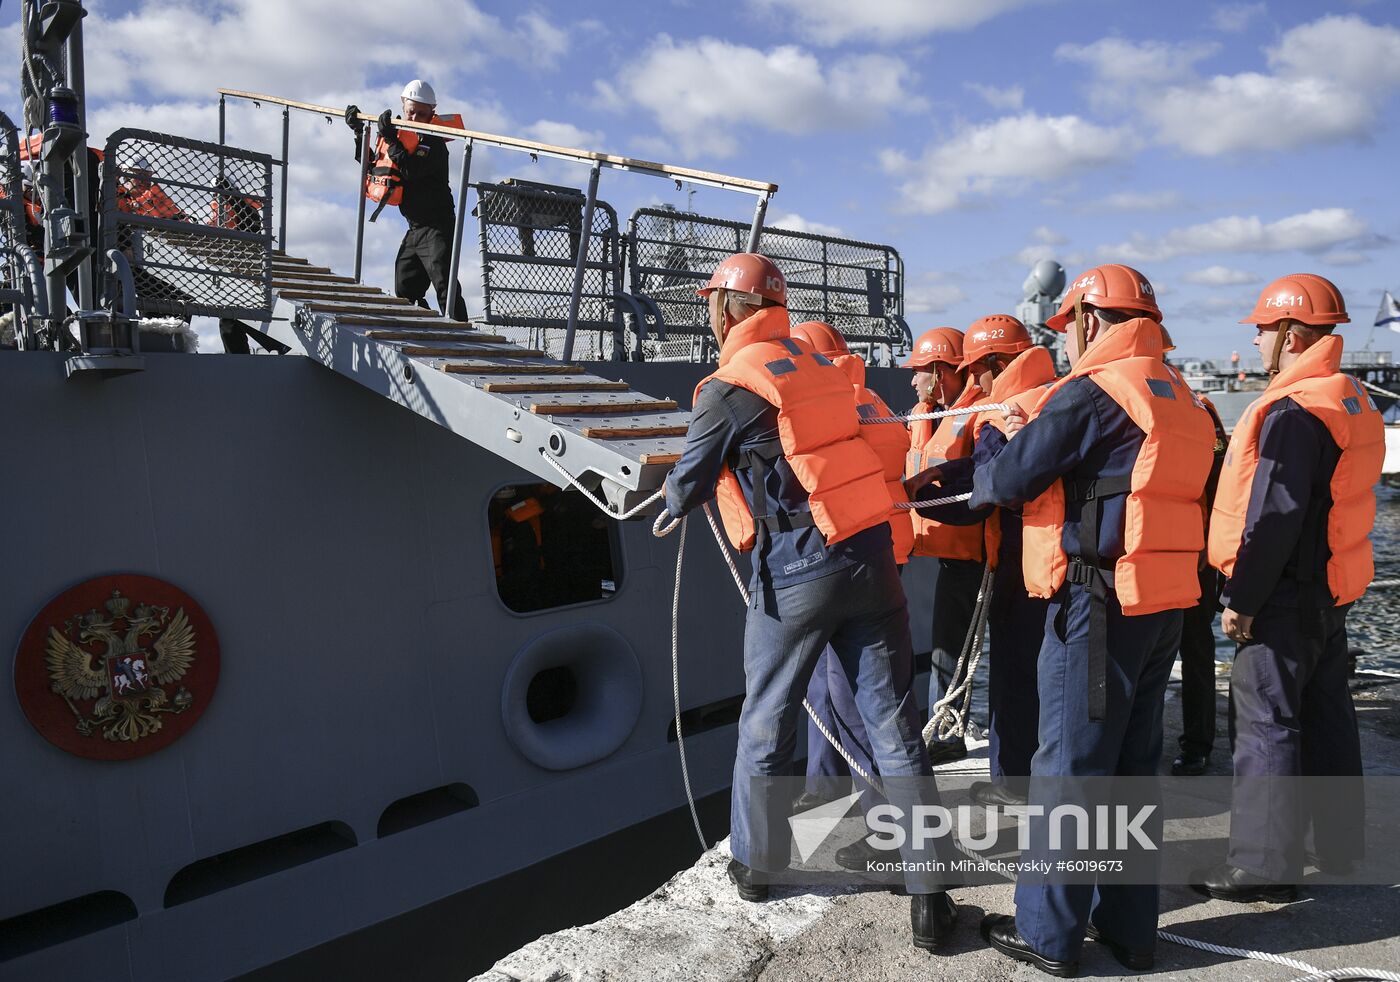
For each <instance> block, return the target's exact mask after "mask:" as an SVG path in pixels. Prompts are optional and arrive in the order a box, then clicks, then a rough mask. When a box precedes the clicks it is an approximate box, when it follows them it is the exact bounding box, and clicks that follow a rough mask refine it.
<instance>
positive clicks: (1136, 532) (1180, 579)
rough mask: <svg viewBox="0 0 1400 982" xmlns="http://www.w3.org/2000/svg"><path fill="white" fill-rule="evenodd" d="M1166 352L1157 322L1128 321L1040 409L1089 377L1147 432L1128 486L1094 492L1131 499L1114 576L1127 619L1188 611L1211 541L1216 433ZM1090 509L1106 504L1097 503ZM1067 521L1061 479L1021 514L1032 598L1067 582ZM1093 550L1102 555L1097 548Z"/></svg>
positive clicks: (1102, 486)
mask: <svg viewBox="0 0 1400 982" xmlns="http://www.w3.org/2000/svg"><path fill="white" fill-rule="evenodd" d="M1162 355H1163V349H1162V329H1161V326H1160V325H1159V324H1157V322H1156V321H1152V320H1148V319H1146V318H1138V319H1135V320H1131V321H1127V322H1125V323H1123V324H1121V325H1120V326H1119V327H1118V328H1117V329H1116V330H1115V331H1114V333H1113V334H1111V335H1109V336H1108V337H1107V338H1105V339H1104V340H1103V341H1101V342H1099V343H1097V344H1095V345H1093V346H1092V347H1090V348H1089V350H1088V351H1086V352H1085V353H1084V355H1083V357H1082V358H1080V360H1079V364H1078V365H1076V366H1075V368H1074V369H1073V370H1072V371H1071V372H1070V373H1069V374H1068V375H1066V376H1065V377H1064V378H1063V379H1061V380H1060V381H1059V382H1057V383H1056V384H1055V385H1053V386H1051V387H1050V388H1049V389H1048V390H1046V392H1045V393H1044V395H1042V396H1041V398H1040V401H1039V403H1038V404H1037V405H1036V408H1035V411H1036V412H1037V413H1039V412H1040V410H1042V409H1043V408H1044V407H1045V404H1046V402H1048V401H1049V399H1050V398H1051V397H1052V396H1053V395H1054V394H1055V393H1056V392H1057V391H1059V389H1060V386H1062V385H1064V384H1065V383H1066V382H1068V381H1070V380H1071V379H1076V378H1088V379H1090V380H1091V381H1092V382H1093V383H1094V384H1095V385H1097V386H1098V387H1099V388H1101V389H1102V390H1103V391H1104V392H1105V393H1106V394H1107V395H1108V396H1109V398H1111V399H1112V400H1113V401H1114V402H1116V403H1117V404H1118V405H1119V406H1121V407H1122V408H1123V410H1124V412H1126V413H1127V414H1128V417H1129V418H1130V419H1131V420H1132V421H1133V423H1134V424H1135V425H1136V426H1137V427H1138V428H1139V429H1141V430H1142V432H1143V434H1144V435H1143V442H1142V447H1141V449H1140V450H1139V451H1138V455H1137V460H1136V461H1135V462H1134V464H1133V470H1132V473H1131V475H1130V476H1129V477H1128V478H1126V479H1124V480H1123V482H1122V484H1123V486H1122V487H1114V486H1112V485H1113V484H1115V483H1117V482H1112V481H1100V482H1097V483H1096V485H1095V487H1094V488H1093V489H1092V492H1091V493H1094V494H1096V495H1098V496H1102V495H1105V494H1116V493H1122V492H1126V493H1127V496H1128V497H1127V502H1126V517H1125V526H1124V529H1123V544H1124V549H1125V552H1124V555H1123V556H1121V557H1120V558H1118V560H1117V561H1116V562H1115V564H1114V568H1113V571H1112V572H1113V578H1114V584H1113V585H1114V588H1115V589H1116V591H1117V595H1118V602H1119V604H1120V605H1121V606H1122V609H1123V613H1124V614H1128V615H1137V614H1151V613H1154V612H1156V611H1160V610H1173V609H1176V608H1182V607H1190V606H1192V605H1194V604H1195V602H1196V600H1197V598H1198V597H1199V596H1200V592H1201V588H1200V581H1199V580H1198V578H1197V576H1196V570H1197V567H1198V565H1199V559H1200V554H1201V549H1202V547H1203V546H1204V544H1205V528H1204V526H1203V524H1202V522H1201V500H1202V494H1203V493H1204V490H1205V485H1206V478H1207V477H1208V476H1209V474H1210V468H1211V461H1212V459H1213V455H1214V452H1213V448H1214V446H1215V428H1214V426H1213V425H1212V424H1211V420H1210V415H1209V413H1207V412H1206V410H1205V407H1204V406H1202V405H1201V403H1200V401H1199V400H1198V399H1197V398H1196V395H1195V393H1193V392H1192V391H1191V389H1190V387H1189V386H1187V385H1186V383H1185V381H1184V380H1183V379H1182V378H1181V376H1180V375H1179V374H1178V373H1177V372H1176V371H1175V370H1174V369H1172V368H1169V367H1168V366H1167V365H1166V363H1165V362H1164V361H1163V360H1162ZM1080 490H1081V492H1082V491H1083V490H1086V489H1080ZM1085 507H1086V509H1090V508H1098V507H1099V506H1098V503H1097V501H1090V502H1088V503H1087V504H1086V506H1085ZM1064 522H1065V487H1064V482H1063V481H1060V480H1057V481H1055V483H1054V484H1052V485H1051V486H1050V488H1049V489H1048V490H1047V491H1046V492H1045V493H1044V494H1042V495H1041V496H1040V497H1038V498H1036V499H1035V500H1034V501H1032V502H1029V503H1028V504H1027V505H1026V506H1025V508H1024V509H1023V510H1022V528H1023V530H1024V537H1023V550H1022V552H1023V555H1022V560H1023V561H1022V570H1023V572H1024V573H1025V578H1026V590H1027V592H1028V593H1029V594H1030V595H1031V596H1033V597H1046V598H1048V597H1052V596H1054V595H1055V593H1056V591H1058V590H1059V588H1060V586H1061V585H1062V584H1063V583H1064V581H1065V575H1066V572H1067V571H1068V569H1069V557H1068V556H1067V555H1066V553H1065V549H1064V542H1063V533H1064ZM1086 524H1093V523H1086ZM1092 548H1093V549H1097V542H1095V543H1093V544H1092ZM1078 558H1089V559H1092V558H1093V557H1092V556H1091V557H1078Z"/></svg>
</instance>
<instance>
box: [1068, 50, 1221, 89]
mask: <svg viewBox="0 0 1400 982" xmlns="http://www.w3.org/2000/svg"><path fill="white" fill-rule="evenodd" d="M1219 50H1220V45H1219V44H1217V43H1216V42H1214V41H1185V42H1181V43H1174V42H1169V41H1129V40H1126V39H1124V38H1117V37H1111V38H1101V39H1100V40H1098V41H1093V42H1091V43H1089V44H1062V45H1060V46H1059V47H1058V48H1056V49H1055V57H1056V58H1058V59H1060V60H1061V61H1072V62H1078V63H1080V64H1082V65H1088V66H1089V67H1090V68H1091V69H1092V70H1093V72H1094V75H1095V76H1096V77H1097V78H1098V80H1099V82H1100V85H1099V86H1098V87H1096V88H1095V90H1094V93H1095V94H1096V95H1103V94H1106V93H1116V92H1121V90H1122V88H1123V87H1129V88H1136V87H1138V86H1155V85H1166V84H1168V83H1171V82H1178V81H1183V80H1186V79H1189V78H1192V77H1193V76H1194V74H1195V68H1196V64H1197V62H1200V61H1204V60H1205V59H1206V58H1209V57H1210V56H1211V55H1214V54H1215V53H1216V52H1218V51H1219Z"/></svg>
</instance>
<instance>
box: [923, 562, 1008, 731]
mask: <svg viewBox="0 0 1400 982" xmlns="http://www.w3.org/2000/svg"><path fill="white" fill-rule="evenodd" d="M992 572H993V571H992V567H991V566H986V567H984V568H983V570H982V583H981V585H980V586H979V587H978V588H977V605H976V606H975V607H974V608H973V614H972V624H971V626H970V627H969V629H968V632H967V639H966V640H965V641H963V646H962V652H961V653H960V654H959V655H958V664H957V667H956V668H954V669H953V679H952V683H951V684H950V685H949V686H948V691H947V692H945V693H943V698H942V699H940V700H938V702H937V703H935V704H934V706H933V708H932V709H930V710H929V721H928V722H927V723H926V724H924V734H923V735H924V743H932V742H933V739H934V737H935V736H937V738H938V739H939V740H947V739H948V738H949V737H953V736H959V737H960V736H963V735H964V734H966V732H967V724H968V720H969V719H970V718H971V715H972V678H973V676H974V675H975V674H976V673H977V663H978V662H979V661H981V660H982V635H983V633H984V632H985V630H986V627H987V610H988V608H989V607H990V606H991V604H990V601H991V597H992ZM964 667H966V669H967V671H966V672H964V671H963V669H964ZM932 671H935V672H936V671H938V669H937V668H936V667H935V668H933V669H932ZM959 680H960V681H959ZM959 698H961V699H962V708H961V709H959V708H957V706H956V705H955V703H956V702H957V701H958V699H959Z"/></svg>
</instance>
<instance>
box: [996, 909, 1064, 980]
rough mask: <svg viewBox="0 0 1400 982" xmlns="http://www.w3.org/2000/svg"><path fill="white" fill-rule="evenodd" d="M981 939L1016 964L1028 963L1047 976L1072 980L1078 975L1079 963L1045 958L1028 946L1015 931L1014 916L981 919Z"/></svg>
mask: <svg viewBox="0 0 1400 982" xmlns="http://www.w3.org/2000/svg"><path fill="white" fill-rule="evenodd" d="M982 939H983V940H984V941H986V942H987V944H989V945H991V946H992V947H993V948H995V949H996V950H997V951H999V952H1001V953H1002V954H1003V955H1005V956H1006V957H1008V958H1014V959H1016V960H1017V961H1018V962H1029V963H1030V964H1032V965H1034V966H1035V967H1036V968H1038V969H1040V970H1041V971H1042V972H1045V973H1046V974H1047V975H1055V976H1058V977H1059V978H1062V979H1072V978H1074V977H1075V976H1076V975H1078V974H1079V963H1078V962H1070V961H1063V962H1062V961H1056V960H1055V959H1053V958H1046V957H1045V956H1044V955H1042V954H1041V953H1040V952H1038V951H1036V950H1035V949H1034V948H1032V947H1031V946H1030V942H1028V941H1026V939H1025V938H1023V937H1021V932H1020V931H1018V930H1016V916H1015V915H1014V914H988V915H987V916H986V917H984V918H982Z"/></svg>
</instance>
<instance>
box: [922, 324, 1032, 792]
mask: <svg viewBox="0 0 1400 982" xmlns="http://www.w3.org/2000/svg"><path fill="white" fill-rule="evenodd" d="M962 368H963V370H964V371H966V372H968V374H969V376H970V377H971V378H974V379H976V380H977V384H978V387H979V388H980V389H981V391H982V392H983V393H984V396H983V398H982V400H980V401H981V402H982V403H1003V404H1010V405H1017V406H1020V407H1021V408H1022V409H1023V410H1024V411H1025V412H1029V411H1030V408H1031V407H1033V406H1034V405H1035V403H1036V402H1037V401H1038V400H1039V399H1040V396H1041V394H1042V392H1043V391H1044V389H1045V387H1046V386H1047V385H1049V384H1050V383H1051V382H1053V381H1054V380H1055V360H1054V358H1052V357H1051V355H1050V352H1049V351H1048V350H1046V349H1045V348H1042V347H1040V346H1039V345H1037V344H1035V343H1034V342H1032V341H1031V336H1030V332H1029V331H1027V330H1026V326H1025V325H1024V324H1022V323H1021V322H1020V321H1019V320H1017V319H1016V318H1015V317H1012V316H1010V315H1008V314H992V315H990V316H988V317H983V318H980V319H979V320H977V321H975V322H974V323H973V324H972V325H971V326H970V327H969V328H968V329H967V334H966V336H965V337H964V338H963V360H962ZM968 428H969V429H970V430H972V433H973V443H974V445H973V449H972V453H971V454H970V455H968V456H965V457H961V458H959V459H956V460H950V461H948V462H946V463H944V464H941V465H939V466H938V467H936V468H935V469H934V470H933V472H932V473H933V475H936V476H937V477H938V479H939V481H940V485H939V488H938V491H937V493H936V494H935V493H932V492H931V491H930V490H929V488H928V487H925V488H924V489H922V490H920V491H919V493H917V494H916V495H914V497H915V498H916V499H917V498H933V497H944V496H952V495H960V494H965V493H967V492H970V491H971V490H972V480H973V475H974V474H975V473H976V472H977V470H978V469H979V468H984V467H988V466H990V465H991V463H992V461H994V460H996V458H997V456H998V455H999V454H1000V453H1001V452H1002V451H1003V450H1004V449H1005V448H1006V446H1007V442H1006V441H1007V428H1006V415H1005V414H1003V413H1001V412H999V411H996V410H988V411H986V412H983V413H979V414H978V415H977V417H976V418H975V419H974V420H972V421H970V422H969V424H968ZM919 513H920V514H921V515H922V516H924V517H926V518H936V519H939V520H941V521H943V522H946V523H948V524H949V525H972V526H975V527H976V528H977V529H979V530H981V529H982V528H983V523H984V522H985V523H986V531H985V535H984V540H985V545H984V550H985V553H984V554H985V555H986V556H987V557H988V562H990V563H991V565H992V566H994V567H995V568H996V575H995V579H994V580H993V585H992V595H991V599H990V600H989V601H988V603H989V605H990V606H989V608H988V613H987V623H988V624H989V625H990V627H991V642H992V646H991V654H990V658H989V660H988V664H987V710H988V715H989V717H990V722H989V726H988V730H989V732H988V737H989V738H990V740H991V747H990V769H991V778H992V779H991V780H990V781H979V782H976V783H975V784H973V786H972V797H973V800H975V801H978V802H981V803H982V804H985V805H1022V804H1025V801H1026V783H1027V781H1028V779H1029V778H1030V773H1031V756H1032V755H1033V754H1034V753H1035V747H1036V718H1037V708H1038V706H1037V700H1036V681H1035V680H1036V670H1035V666H1036V656H1037V655H1038V654H1039V652H1040V643H1041V640H1042V638H1043V637H1044V633H1045V607H1046V601H1045V600H1043V599H1040V598H1036V597H1030V596H1027V595H1026V584H1025V581H1024V580H1023V579H1022V578H1021V520H1020V516H1019V514H1018V513H1017V512H1015V511H1013V510H1011V509H1006V508H1001V509H998V508H994V507H992V506H984V507H980V508H977V509H971V508H969V507H968V505H967V503H966V502H959V503H955V504H949V505H942V506H937V507H932V508H921V509H920V510H919ZM979 583H980V576H979Z"/></svg>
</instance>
